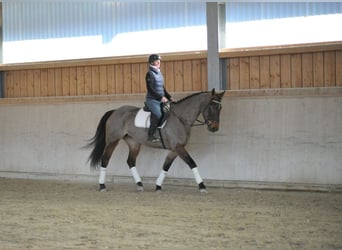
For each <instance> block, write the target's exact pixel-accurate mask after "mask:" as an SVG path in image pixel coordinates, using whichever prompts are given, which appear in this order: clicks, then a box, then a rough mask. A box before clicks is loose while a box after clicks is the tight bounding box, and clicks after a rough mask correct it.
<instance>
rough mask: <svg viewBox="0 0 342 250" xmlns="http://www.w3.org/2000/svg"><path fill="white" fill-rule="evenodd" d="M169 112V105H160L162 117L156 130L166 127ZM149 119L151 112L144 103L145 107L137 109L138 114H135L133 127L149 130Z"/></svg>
mask: <svg viewBox="0 0 342 250" xmlns="http://www.w3.org/2000/svg"><path fill="white" fill-rule="evenodd" d="M169 110H170V104H169V103H168V104H166V105H162V112H163V117H162V119H161V121H160V125H159V126H158V128H163V127H164V126H165V125H166V121H167V118H168V112H169ZM150 118H151V111H150V109H149V108H148V107H147V105H146V103H145V106H144V107H142V108H141V109H139V111H138V113H137V114H136V116H135V119H134V125H135V126H136V127H138V128H149V127H150V124H151V122H150Z"/></svg>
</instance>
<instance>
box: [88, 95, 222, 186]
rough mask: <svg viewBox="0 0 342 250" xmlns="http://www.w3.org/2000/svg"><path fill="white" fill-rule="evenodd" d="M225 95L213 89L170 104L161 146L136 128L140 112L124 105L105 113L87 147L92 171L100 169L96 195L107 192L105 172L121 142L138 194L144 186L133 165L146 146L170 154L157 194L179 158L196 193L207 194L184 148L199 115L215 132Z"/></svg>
mask: <svg viewBox="0 0 342 250" xmlns="http://www.w3.org/2000/svg"><path fill="white" fill-rule="evenodd" d="M224 93H225V91H223V92H221V93H216V92H215V89H212V91H203V92H197V93H194V94H191V95H189V96H187V97H185V98H183V99H181V100H179V101H177V102H174V103H172V104H171V107H170V110H169V113H168V118H167V121H166V124H165V126H164V127H163V128H160V130H159V132H160V137H161V140H160V141H161V142H158V143H152V142H148V140H147V138H148V136H147V129H146V128H138V127H136V126H135V124H134V120H135V116H136V114H137V113H138V111H139V110H140V108H138V107H135V106H129V105H125V106H121V107H120V108H118V109H116V110H111V111H108V112H106V113H105V114H104V115H103V116H102V118H101V120H100V122H99V124H98V126H97V129H96V133H95V135H94V137H93V138H92V139H90V143H89V144H88V145H87V146H86V147H93V150H92V152H91V154H90V156H89V159H88V161H90V166H91V168H93V169H98V168H99V165H100V174H99V186H100V187H99V191H106V186H105V179H106V168H107V165H108V162H109V160H110V158H111V156H112V153H113V151H114V149H115V147H116V146H117V145H118V143H119V141H120V140H121V139H123V140H124V141H125V142H126V143H127V145H128V148H129V153H128V158H127V164H128V166H129V168H130V171H131V174H132V175H133V179H134V181H135V184H136V185H137V190H138V191H143V184H142V181H141V178H140V175H139V173H138V171H137V168H136V166H135V163H136V158H137V156H138V154H139V151H140V147H141V145H147V146H149V147H156V148H164V149H167V150H169V153H168V155H167V156H166V159H165V161H164V164H163V167H162V170H161V172H160V174H159V176H158V178H157V180H156V191H161V189H162V184H163V181H164V179H165V177H166V174H167V172H168V170H169V169H170V167H171V164H172V163H173V161H174V160H175V159H176V157H177V156H179V157H180V158H181V159H182V160H183V161H184V162H185V163H186V164H187V165H188V166H189V167H190V169H191V170H192V172H193V175H194V177H195V180H196V183H197V184H198V187H199V190H200V191H201V192H205V193H206V192H207V190H206V186H205V185H204V183H203V179H202V178H201V176H200V174H199V171H198V167H197V165H196V163H195V161H194V160H193V159H192V158H191V156H190V155H189V153H188V152H187V150H186V149H185V146H186V144H187V143H188V140H189V138H190V130H191V127H192V126H193V125H194V123H195V122H196V120H197V118H198V116H199V115H200V114H202V116H203V119H204V122H203V124H205V125H207V129H208V130H209V131H210V132H216V131H218V129H219V122H220V112H221V108H222V104H221V101H222V97H223V95H224Z"/></svg>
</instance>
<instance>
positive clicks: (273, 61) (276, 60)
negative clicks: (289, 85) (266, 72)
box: [270, 55, 280, 88]
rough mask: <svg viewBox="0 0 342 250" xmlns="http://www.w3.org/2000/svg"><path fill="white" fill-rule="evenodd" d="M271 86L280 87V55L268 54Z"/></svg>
mask: <svg viewBox="0 0 342 250" xmlns="http://www.w3.org/2000/svg"><path fill="white" fill-rule="evenodd" d="M270 80H271V83H270V84H271V88H280V55H272V56H270Z"/></svg>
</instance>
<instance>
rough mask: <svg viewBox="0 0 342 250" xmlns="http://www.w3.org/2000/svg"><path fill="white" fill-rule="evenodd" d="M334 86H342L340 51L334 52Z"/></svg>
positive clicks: (341, 56) (341, 55) (341, 52)
mask: <svg viewBox="0 0 342 250" xmlns="http://www.w3.org/2000/svg"><path fill="white" fill-rule="evenodd" d="M335 68H336V86H342V50H340V51H336V67H335Z"/></svg>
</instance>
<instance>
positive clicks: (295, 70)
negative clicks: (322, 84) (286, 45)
mask: <svg viewBox="0 0 342 250" xmlns="http://www.w3.org/2000/svg"><path fill="white" fill-rule="evenodd" d="M291 87H292V88H301V87H302V55H301V54H293V55H291Z"/></svg>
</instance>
